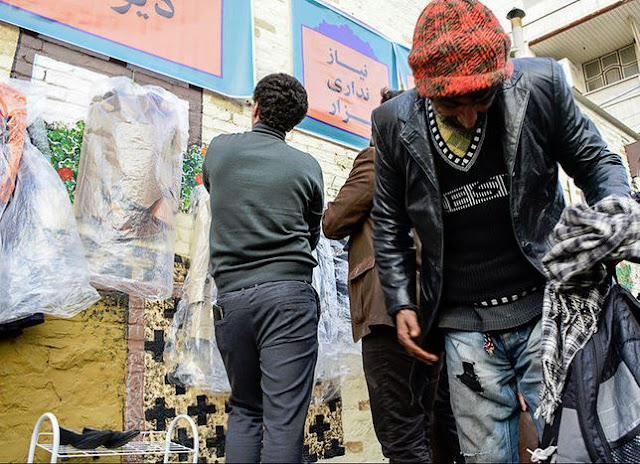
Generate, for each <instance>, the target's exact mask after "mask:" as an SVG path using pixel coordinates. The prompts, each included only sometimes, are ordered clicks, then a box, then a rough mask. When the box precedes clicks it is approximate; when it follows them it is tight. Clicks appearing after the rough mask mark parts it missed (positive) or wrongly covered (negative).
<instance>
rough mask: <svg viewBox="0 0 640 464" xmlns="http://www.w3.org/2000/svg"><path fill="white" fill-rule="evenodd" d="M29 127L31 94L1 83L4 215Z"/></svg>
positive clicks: (0, 172) (1, 200)
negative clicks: (28, 98)
mask: <svg viewBox="0 0 640 464" xmlns="http://www.w3.org/2000/svg"><path fill="white" fill-rule="evenodd" d="M26 130H27V98H26V97H25V95H24V94H22V93H20V92H19V91H17V90H15V89H14V88H13V87H11V86H9V85H8V84H4V83H0V218H1V217H2V213H3V212H4V210H5V208H6V207H7V203H8V202H9V199H10V198H11V195H12V194H13V189H14V188H15V182H16V176H17V175H18V169H19V167H20V158H21V157H22V147H23V145H24V139H25V133H26Z"/></svg>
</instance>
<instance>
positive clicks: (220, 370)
mask: <svg viewBox="0 0 640 464" xmlns="http://www.w3.org/2000/svg"><path fill="white" fill-rule="evenodd" d="M190 204H191V211H192V214H193V215H194V219H195V221H194V227H193V235H192V237H191V249H190V257H191V258H190V265H189V272H188V274H187V278H186V279H185V282H184V288H183V293H182V299H181V300H180V302H179V303H178V310H177V311H176V313H175V314H174V316H173V322H172V324H171V329H170V330H169V335H168V336H167V340H166V342H165V351H164V361H165V364H166V367H167V376H168V378H169V381H170V382H172V383H174V384H177V385H181V386H183V387H192V388H197V389H200V390H204V391H209V392H213V393H224V392H230V391H231V387H230V385H229V380H228V378H227V372H226V370H225V367H224V363H223V361H222V356H221V355H220V351H219V350H218V347H217V345H216V338H215V331H214V326H213V302H214V301H215V300H216V298H217V288H216V285H215V282H214V280H213V277H211V273H210V271H209V257H210V252H209V228H210V224H211V209H210V202H209V194H208V193H207V191H206V189H205V188H204V187H202V186H199V187H196V188H195V189H193V191H192V193H191V203H190Z"/></svg>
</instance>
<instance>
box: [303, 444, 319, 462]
mask: <svg viewBox="0 0 640 464" xmlns="http://www.w3.org/2000/svg"><path fill="white" fill-rule="evenodd" d="M302 462H318V454H317V453H313V454H309V445H304V446H303V447H302Z"/></svg>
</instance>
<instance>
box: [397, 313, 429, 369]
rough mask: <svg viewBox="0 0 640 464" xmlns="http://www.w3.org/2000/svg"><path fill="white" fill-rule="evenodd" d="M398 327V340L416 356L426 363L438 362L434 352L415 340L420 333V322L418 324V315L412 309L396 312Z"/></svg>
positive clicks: (408, 351)
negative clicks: (422, 346) (429, 351)
mask: <svg viewBox="0 0 640 464" xmlns="http://www.w3.org/2000/svg"><path fill="white" fill-rule="evenodd" d="M396 327H397V330H398V341H399V342H400V344H401V345H402V346H404V348H405V349H406V350H407V353H409V354H410V355H411V356H413V357H414V358H417V359H418V360H420V361H422V362H423V363H425V364H433V363H436V362H438V360H439V358H438V357H437V356H436V355H435V354H432V353H428V352H426V351H425V350H423V349H422V348H420V347H419V346H418V344H417V343H416V342H414V341H413V339H414V338H416V337H418V336H419V335H420V324H418V315H417V314H416V312H415V311H414V310H412V309H402V310H400V312H399V313H398V314H396Z"/></svg>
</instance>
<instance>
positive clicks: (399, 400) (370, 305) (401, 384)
mask: <svg viewBox="0 0 640 464" xmlns="http://www.w3.org/2000/svg"><path fill="white" fill-rule="evenodd" d="M399 93H400V92H399V91H393V90H388V89H385V90H384V91H383V93H382V103H384V102H385V101H386V100H388V99H390V98H393V97H394V96H396V95H398V94H399ZM374 155H375V149H374V148H373V147H369V148H366V149H365V150H363V151H361V152H360V153H359V154H358V155H357V156H356V158H355V161H354V163H353V168H352V170H351V172H350V173H349V177H348V179H347V181H346V183H345V184H344V186H343V187H342V188H341V189H340V192H339V193H338V195H337V196H336V198H335V200H334V201H332V202H330V203H329V204H328V206H327V209H326V210H325V212H324V216H323V218H322V228H323V231H324V234H325V236H326V237H327V238H330V239H337V240H339V239H342V238H345V237H347V236H349V243H348V250H349V282H348V289H349V300H350V308H351V325H352V331H353V339H354V341H356V342H357V341H358V340H360V339H362V357H363V364H364V372H365V377H366V380H367V387H368V390H369V398H370V401H371V414H372V416H373V425H374V429H375V432H376V436H377V438H378V441H379V442H380V444H381V445H382V452H383V454H384V455H385V456H386V457H387V458H389V460H390V462H392V463H393V462H432V460H433V453H432V448H431V444H430V440H429V438H430V436H434V432H435V436H436V437H437V438H436V440H437V441H438V442H448V443H450V444H452V445H453V449H450V450H449V449H446V450H445V449H444V448H446V447H447V446H443V447H442V448H443V449H440V448H438V449H437V450H436V451H440V453H438V455H437V456H436V457H437V460H438V462H445V461H449V462H451V461H452V460H453V459H455V460H456V461H458V462H460V460H459V458H458V456H454V455H457V453H458V452H459V451H458V449H457V436H456V435H455V424H454V421H453V415H452V413H451V407H450V404H449V395H448V388H447V382H446V375H444V376H443V377H444V380H445V382H444V385H443V386H442V387H443V388H440V389H439V391H438V392H437V395H436V387H437V384H438V374H439V366H425V365H422V364H421V365H420V366H419V368H418V369H417V370H416V371H415V372H420V373H421V374H419V375H424V376H426V377H427V382H421V384H422V385H426V386H425V388H424V389H423V391H422V392H415V391H414V392H412V391H411V387H410V384H411V383H410V377H411V372H412V369H416V366H415V360H414V359H413V358H412V357H411V356H410V355H409V354H408V353H407V352H406V351H405V349H404V348H403V347H402V345H400V343H399V342H398V340H397V335H396V329H395V324H394V321H393V319H392V318H391V316H389V314H387V308H386V306H385V302H384V294H383V293H382V287H381V285H380V278H379V276H378V270H377V268H376V261H375V254H374V249H373V239H372V238H371V229H372V227H373V221H372V219H371V217H370V212H371V208H372V207H373V187H374V169H373V166H374ZM416 245H417V248H418V249H419V244H418V243H417V244H416ZM418 256H419V253H418ZM415 372H414V375H415ZM436 396H437V398H436ZM414 397H419V398H420V399H419V400H418V401H415V404H412V398H414ZM434 401H436V403H437V404H436V405H435V408H437V410H438V413H437V415H438V430H437V431H435V430H433V427H432V425H431V424H432V422H433V419H432V418H433V409H434ZM447 417H448V418H449V421H447V420H446V418H447ZM447 435H448V436H447ZM442 444H444V443H442Z"/></svg>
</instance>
